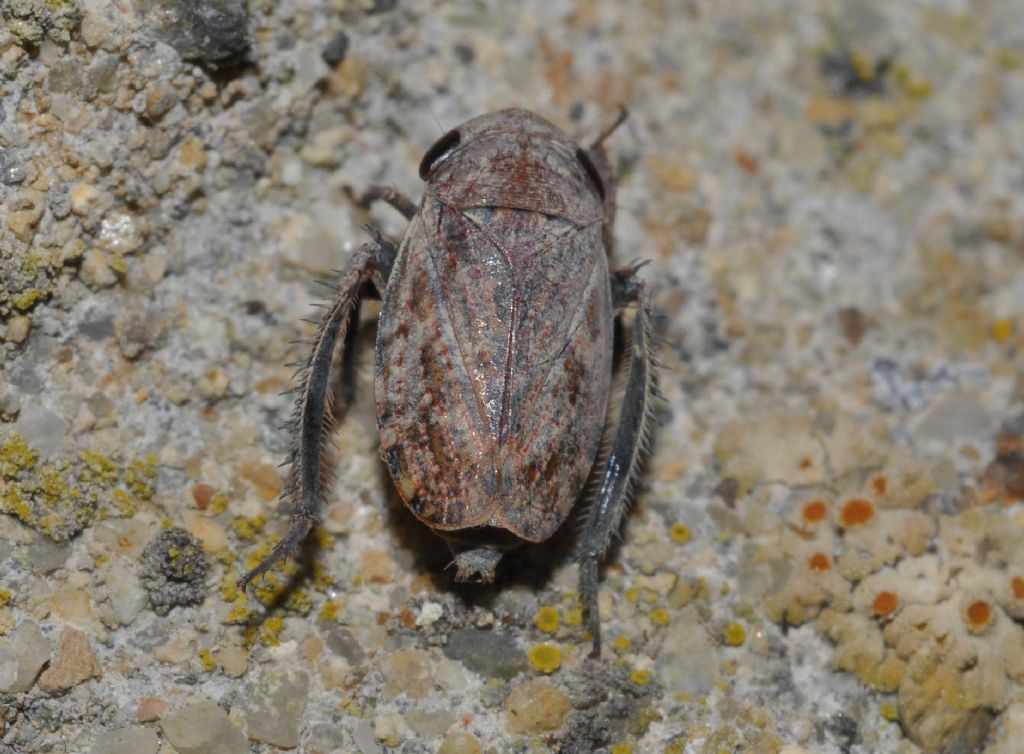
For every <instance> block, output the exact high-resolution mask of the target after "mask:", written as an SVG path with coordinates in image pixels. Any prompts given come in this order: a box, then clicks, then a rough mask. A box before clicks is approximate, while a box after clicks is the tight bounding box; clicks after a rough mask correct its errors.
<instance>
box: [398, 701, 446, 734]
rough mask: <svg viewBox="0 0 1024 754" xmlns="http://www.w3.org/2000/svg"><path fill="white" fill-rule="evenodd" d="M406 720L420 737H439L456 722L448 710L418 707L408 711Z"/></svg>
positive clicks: (405, 716)
mask: <svg viewBox="0 0 1024 754" xmlns="http://www.w3.org/2000/svg"><path fill="white" fill-rule="evenodd" d="M404 720H405V724H406V725H408V726H409V727H410V728H411V729H412V731H413V733H415V734H416V735H417V736H419V737H420V738H439V737H440V736H442V735H444V732H445V731H446V730H448V728H449V727H450V726H451V724H452V723H454V722H455V718H454V717H453V716H452V713H451V712H449V711H448V710H443V709H440V710H423V709H418V708H416V707H413V708H412V709H410V710H408V711H406V713H405V715H404Z"/></svg>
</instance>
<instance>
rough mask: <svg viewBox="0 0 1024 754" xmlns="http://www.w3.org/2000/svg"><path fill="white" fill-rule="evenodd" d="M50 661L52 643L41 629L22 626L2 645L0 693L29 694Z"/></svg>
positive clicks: (25, 624) (23, 624)
mask: <svg viewBox="0 0 1024 754" xmlns="http://www.w3.org/2000/svg"><path fill="white" fill-rule="evenodd" d="M49 659H50V642H48V641H47V640H46V637H45V636H43V632H42V631H41V630H39V626H37V625H36V624H35V623H33V622H32V621H28V620H27V621H23V622H21V623H19V624H18V627H17V628H15V629H14V630H13V631H12V632H11V633H10V635H8V636H7V637H6V641H5V642H4V643H3V644H2V645H0V691H3V692H5V693H9V694H20V693H22V692H25V691H28V690H29V689H30V688H32V684H33V683H34V682H35V680H36V676H37V675H39V671H40V670H41V669H42V667H43V665H45V664H46V662H47V661H49Z"/></svg>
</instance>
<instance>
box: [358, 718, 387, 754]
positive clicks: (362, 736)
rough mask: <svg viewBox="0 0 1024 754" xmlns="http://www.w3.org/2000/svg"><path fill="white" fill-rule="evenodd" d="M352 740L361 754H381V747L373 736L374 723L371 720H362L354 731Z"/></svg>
mask: <svg viewBox="0 0 1024 754" xmlns="http://www.w3.org/2000/svg"><path fill="white" fill-rule="evenodd" d="M352 740H353V741H354V742H355V744H356V748H357V749H359V751H360V753H361V754H380V746H379V745H378V744H377V739H376V738H374V735H373V723H372V722H371V721H369V720H366V719H363V720H360V721H359V722H358V723H356V725H355V729H354V730H353V731H352Z"/></svg>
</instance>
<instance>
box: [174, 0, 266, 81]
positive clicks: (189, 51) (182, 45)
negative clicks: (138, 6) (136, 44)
mask: <svg viewBox="0 0 1024 754" xmlns="http://www.w3.org/2000/svg"><path fill="white" fill-rule="evenodd" d="M159 7H160V10H161V11H162V16H161V17H160V18H159V20H158V23H160V26H159V27H158V31H159V34H160V36H161V38H162V39H163V40H164V41H165V42H167V44H169V45H170V46H171V47H173V48H174V49H175V50H177V51H178V53H179V54H180V55H181V57H182V58H184V59H185V60H194V61H196V62H198V63H205V64H208V65H211V66H213V67H216V66H219V65H227V64H229V63H232V62H235V61H238V60H241V59H243V58H245V57H246V55H247V54H248V52H249V33H248V13H247V11H246V6H245V5H244V4H239V3H237V2H233V0H168V1H167V2H162V3H160V4H159Z"/></svg>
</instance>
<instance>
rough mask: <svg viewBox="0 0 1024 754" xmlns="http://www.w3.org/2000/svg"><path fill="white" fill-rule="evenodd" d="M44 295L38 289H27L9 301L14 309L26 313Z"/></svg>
mask: <svg viewBox="0 0 1024 754" xmlns="http://www.w3.org/2000/svg"><path fill="white" fill-rule="evenodd" d="M44 295H45V293H43V291H41V290H39V289H38V288H29V289H28V290H27V291H22V292H21V293H19V294H18V295H17V296H15V297H14V298H12V299H11V303H12V304H13V305H14V308H15V309H19V310H21V311H27V310H28V309H31V308H32V307H33V306H35V304H36V302H37V301H39V299H41V298H42V297H43V296H44Z"/></svg>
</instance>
